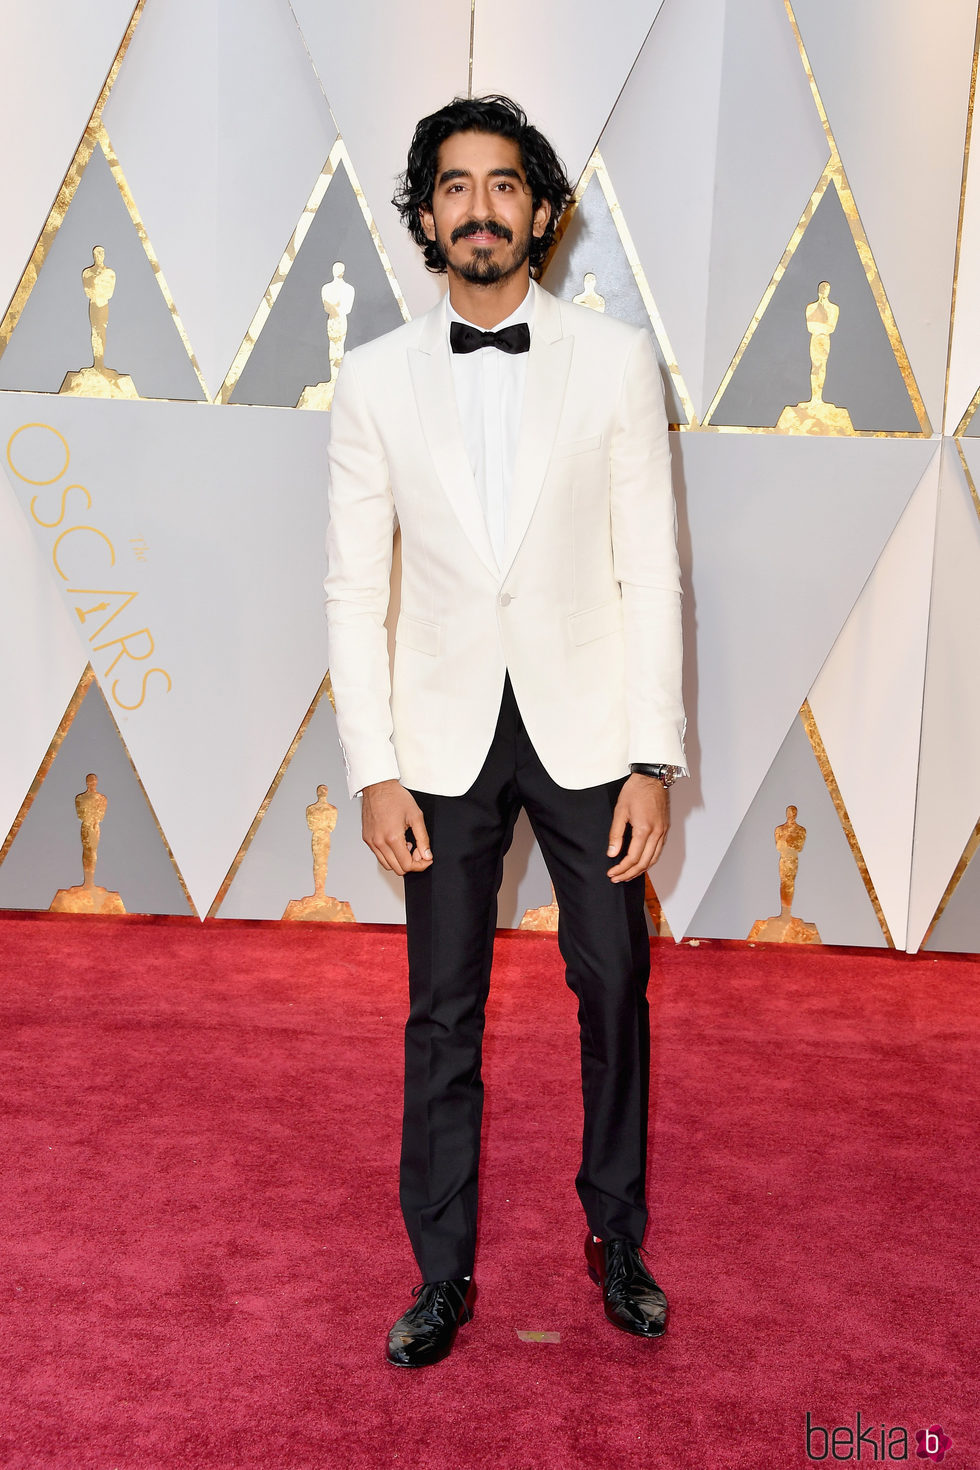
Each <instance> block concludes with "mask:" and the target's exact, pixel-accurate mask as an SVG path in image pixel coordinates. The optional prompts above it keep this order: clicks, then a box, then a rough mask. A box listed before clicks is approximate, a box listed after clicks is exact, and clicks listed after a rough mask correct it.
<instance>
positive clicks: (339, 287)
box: [296, 260, 356, 408]
mask: <svg viewBox="0 0 980 1470" xmlns="http://www.w3.org/2000/svg"><path fill="white" fill-rule="evenodd" d="M344 270H345V266H344V262H343V261H342V260H337V261H335V262H334V267H333V279H332V280H329V281H328V282H327V284H326V285H325V286H324V288H323V290H322V291H321V292H320V300H321V302H322V303H323V309H324V311H325V312H326V313H327V342H328V344H329V348H330V381H329V382H327V383H311V384H309V385H308V386H307V387H306V388H304V389H303V391H302V393H301V394H300V396H299V402H298V403H297V404H296V407H297V408H329V407H330V405H331V404H332V403H333V390H334V387H335V385H336V382H337V374H338V373H339V372H340V364H341V363H342V362H343V360H344V344H345V342H346V341H347V319H348V317H349V316H350V314H351V311H352V310H353V307H354V296H355V294H356V293H355V291H354V287H353V286H352V285H351V284H350V282H349V281H345V280H344Z"/></svg>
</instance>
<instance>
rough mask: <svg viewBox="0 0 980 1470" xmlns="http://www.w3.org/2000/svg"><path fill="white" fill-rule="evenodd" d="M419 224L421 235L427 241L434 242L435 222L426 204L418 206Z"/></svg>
mask: <svg viewBox="0 0 980 1470" xmlns="http://www.w3.org/2000/svg"><path fill="white" fill-rule="evenodd" d="M419 224H420V225H421V226H422V233H423V235H424V236H425V238H426V239H427V240H434V239H435V238H436V224H435V220H434V219H433V218H432V210H431V209H430V207H429V206H428V205H427V204H420V205H419Z"/></svg>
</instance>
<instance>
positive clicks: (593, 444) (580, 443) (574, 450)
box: [554, 434, 602, 459]
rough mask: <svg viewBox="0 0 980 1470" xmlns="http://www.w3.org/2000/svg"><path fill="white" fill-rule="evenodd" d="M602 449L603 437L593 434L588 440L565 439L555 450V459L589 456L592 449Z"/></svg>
mask: <svg viewBox="0 0 980 1470" xmlns="http://www.w3.org/2000/svg"><path fill="white" fill-rule="evenodd" d="M601 447H602V435H601V434H593V435H592V436H591V437H590V438H588V439H565V440H564V441H563V442H562V443H560V444H556V445H555V448H554V456H555V459H569V458H570V457H571V456H572V455H574V454H588V452H589V450H590V449H599V448H601Z"/></svg>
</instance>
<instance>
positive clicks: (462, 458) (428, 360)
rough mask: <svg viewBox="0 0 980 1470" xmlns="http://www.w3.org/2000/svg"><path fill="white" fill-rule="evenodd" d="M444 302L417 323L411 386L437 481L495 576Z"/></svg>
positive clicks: (492, 555)
mask: <svg viewBox="0 0 980 1470" xmlns="http://www.w3.org/2000/svg"><path fill="white" fill-rule="evenodd" d="M446 300H447V298H446V297H443V299H442V301H441V302H440V303H439V304H438V306H435V307H433V309H432V310H431V311H430V312H428V313H427V314H426V315H425V317H423V318H422V321H421V322H420V327H421V332H420V334H419V341H418V345H417V346H416V347H413V348H411V349H410V350H409V354H408V357H409V368H410V370H411V374H412V385H413V387H414V389H415V398H416V402H417V404H418V410H419V418H420V419H421V421H422V431H423V433H424V435H425V442H426V444H427V445H428V449H429V453H430V455H431V456H432V463H433V465H434V466H435V470H436V474H437V475H438V476H439V482H440V484H441V485H442V488H443V490H444V491H445V493H446V496H447V497H448V499H449V502H450V504H451V505H452V507H453V510H454V511H455V512H456V516H457V518H458V519H459V523H460V525H461V526H462V528H463V530H464V531H465V533H466V535H467V537H468V539H469V541H470V542H471V544H472V546H473V549H474V551H475V552H476V554H477V555H478V556H479V558H480V560H481V561H482V562H484V564H485V565H486V566H487V568H488V569H489V570H490V571H491V572H492V573H493V575H494V577H497V576H499V573H500V569H499V567H498V566H497V558H496V557H495V556H494V554H493V547H492V545H491V543H490V535H489V532H488V531H487V523H486V518H485V517H484V514H483V507H482V506H481V504H480V498H479V495H478V494H477V489H476V481H475V480H474V478H473V471H472V469H471V468H470V461H469V457H468V456H467V453H466V445H465V443H464V441H463V426H462V424H461V423H460V418H459V409H458V408H457V405H456V389H455V386H454V384H453V373H452V366H451V364H450V360H449V333H448V329H447V324H446Z"/></svg>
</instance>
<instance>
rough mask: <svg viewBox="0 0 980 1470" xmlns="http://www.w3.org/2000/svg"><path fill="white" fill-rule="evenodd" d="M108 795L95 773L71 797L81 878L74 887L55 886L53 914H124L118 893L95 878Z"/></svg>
mask: <svg viewBox="0 0 980 1470" xmlns="http://www.w3.org/2000/svg"><path fill="white" fill-rule="evenodd" d="M108 805H109V798H108V797H107V796H103V794H102V792H101V791H100V790H99V778H98V776H95V775H92V774H89V775H88V776H86V777H85V790H84V791H80V792H79V794H78V795H77V796H76V797H75V815H76V816H77V817H78V820H79V821H80V822H81V824H82V876H83V882H82V883H81V884H79V885H78V886H77V887H75V888H59V889H58V892H57V893H56V894H55V896H54V898H53V899H52V900H51V903H50V906H49V907H50V912H51V913H53V914H124V913H125V912H126V910H125V908H124V907H123V901H122V899H121V898H120V897H119V894H118V893H110V892H109V890H108V889H106V888H99V887H97V886H96V882H95V864H96V862H97V861H98V854H99V838H100V836H101V834H102V822H103V820H104V818H105V814H106V809H107V808H108Z"/></svg>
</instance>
